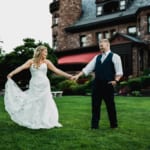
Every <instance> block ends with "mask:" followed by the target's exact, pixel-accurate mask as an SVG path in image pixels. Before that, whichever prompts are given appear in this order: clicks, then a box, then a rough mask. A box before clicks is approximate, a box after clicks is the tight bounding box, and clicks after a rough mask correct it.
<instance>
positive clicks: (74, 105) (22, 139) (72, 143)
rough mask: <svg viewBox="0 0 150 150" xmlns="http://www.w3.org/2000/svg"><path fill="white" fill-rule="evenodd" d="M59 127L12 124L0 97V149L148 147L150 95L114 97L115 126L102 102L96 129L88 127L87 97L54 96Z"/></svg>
mask: <svg viewBox="0 0 150 150" xmlns="http://www.w3.org/2000/svg"><path fill="white" fill-rule="evenodd" d="M55 100H56V103H57V106H58V109H59V115H60V122H61V123H62V124H63V128H54V129H48V130H46V129H41V130H31V129H27V128H24V127H20V126H18V125H17V124H15V123H13V122H12V121H11V120H10V118H9V116H8V114H7V112H5V110H4V103H3V98H2V97H0V150H81V149H83V150H150V97H116V105H117V113H118V120H119V128H118V129H110V128H109V122H108V118H107V113H106V109H105V105H104V103H103V105H102V115H101V116H102V117H101V118H102V119H101V123H100V129H98V130H91V129H90V119H91V101H90V96H63V97H61V98H56V99H55Z"/></svg>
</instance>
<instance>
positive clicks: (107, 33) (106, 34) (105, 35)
mask: <svg viewBox="0 0 150 150" xmlns="http://www.w3.org/2000/svg"><path fill="white" fill-rule="evenodd" d="M104 38H106V39H109V38H110V33H109V32H108V31H105V32H104Z"/></svg>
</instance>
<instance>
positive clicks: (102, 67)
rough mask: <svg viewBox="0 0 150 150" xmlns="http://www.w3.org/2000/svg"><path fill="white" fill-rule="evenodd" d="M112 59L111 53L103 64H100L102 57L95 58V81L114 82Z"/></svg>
mask: <svg viewBox="0 0 150 150" xmlns="http://www.w3.org/2000/svg"><path fill="white" fill-rule="evenodd" d="M112 57H113V53H112V52H110V53H109V54H108V56H107V57H106V59H105V60H104V61H103V63H101V58H102V55H99V56H97V59H96V65H95V80H98V81H106V82H107V81H112V80H114V77H115V69H114V64H113V62H112Z"/></svg>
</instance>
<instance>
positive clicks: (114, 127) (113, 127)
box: [110, 126, 118, 129]
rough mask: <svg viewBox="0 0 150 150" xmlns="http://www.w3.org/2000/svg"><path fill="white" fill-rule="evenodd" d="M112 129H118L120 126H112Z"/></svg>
mask: <svg viewBox="0 0 150 150" xmlns="http://www.w3.org/2000/svg"><path fill="white" fill-rule="evenodd" d="M110 128H112V129H116V128H118V126H111V127H110Z"/></svg>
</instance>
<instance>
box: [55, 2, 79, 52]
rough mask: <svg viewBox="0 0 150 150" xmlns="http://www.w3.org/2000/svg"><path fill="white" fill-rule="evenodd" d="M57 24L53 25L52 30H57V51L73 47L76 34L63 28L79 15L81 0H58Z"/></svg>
mask: <svg viewBox="0 0 150 150" xmlns="http://www.w3.org/2000/svg"><path fill="white" fill-rule="evenodd" d="M59 2H60V4H59V6H60V7H59V10H58V12H57V13H58V15H59V17H58V19H59V21H58V26H55V28H54V30H55V31H53V32H57V36H56V37H57V41H58V47H57V50H58V51H62V50H64V49H68V48H69V47H72V48H73V47H74V44H75V45H76V43H77V41H76V40H78V39H77V38H76V35H72V34H68V33H66V32H65V30H64V29H65V28H66V27H68V26H69V25H71V24H73V23H74V22H75V21H76V20H78V19H79V17H80V15H81V0H59Z"/></svg>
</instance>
